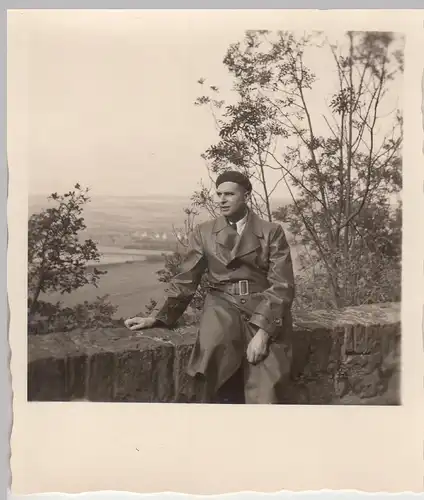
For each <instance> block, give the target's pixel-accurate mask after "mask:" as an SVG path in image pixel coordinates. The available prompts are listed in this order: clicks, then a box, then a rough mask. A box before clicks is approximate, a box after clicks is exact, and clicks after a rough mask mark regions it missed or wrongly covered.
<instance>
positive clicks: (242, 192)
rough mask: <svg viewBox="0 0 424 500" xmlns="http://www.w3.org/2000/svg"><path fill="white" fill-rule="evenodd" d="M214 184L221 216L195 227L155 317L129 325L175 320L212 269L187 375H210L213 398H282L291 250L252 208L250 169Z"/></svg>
mask: <svg viewBox="0 0 424 500" xmlns="http://www.w3.org/2000/svg"><path fill="white" fill-rule="evenodd" d="M216 189H217V196H218V199H219V206H220V209H221V213H222V215H221V216H220V217H218V218H216V219H214V220H210V221H207V222H204V223H202V224H199V225H198V226H197V227H196V228H195V229H194V231H193V233H192V234H191V235H190V241H189V248H188V252H187V255H186V257H185V260H184V262H183V264H182V269H181V272H180V273H179V274H178V275H177V276H175V277H174V278H173V280H172V282H171V284H170V287H169V289H168V291H167V294H166V296H165V297H164V299H163V301H162V302H161V303H160V304H158V305H157V307H156V309H155V311H154V313H152V316H150V317H147V318H140V317H135V318H129V319H127V320H126V321H125V324H126V326H127V328H129V329H131V330H139V329H144V328H152V327H154V326H168V327H170V326H172V325H174V324H175V322H176V321H177V320H178V318H179V317H180V316H181V315H182V314H183V312H184V311H185V309H186V308H187V306H188V305H189V303H190V301H191V299H192V298H193V296H194V294H195V292H196V289H197V287H198V285H199V282H200V279H201V277H202V274H203V273H204V272H207V273H208V274H207V276H208V282H209V285H208V290H207V292H208V293H207V295H206V299H205V303H204V308H203V313H202V317H201V320H200V327H199V332H198V335H197V339H196V343H195V345H194V347H193V351H192V354H191V358H190V361H189V364H188V368H187V372H188V374H189V375H191V376H192V377H201V378H202V379H203V380H204V381H205V383H206V387H207V402H210V403H212V402H217V403H247V404H252V403H256V404H258V403H259V404H264V403H271V404H278V403H281V402H282V401H283V397H284V387H285V385H286V383H287V380H288V377H289V374H290V367H291V359H292V349H291V335H292V317H291V305H292V302H293V297H294V278H293V266H292V260H291V255H290V249H289V246H288V244H287V240H286V237H285V234H284V231H283V229H282V227H281V226H280V225H279V224H276V223H272V222H268V221H265V220H263V219H261V218H259V217H258V216H257V215H256V214H255V213H253V212H252V211H251V210H250V209H249V208H248V202H249V198H250V195H251V191H252V185H251V183H250V181H249V179H248V178H247V177H246V176H245V175H243V174H241V173H240V172H237V171H227V172H224V173H223V174H221V175H220V176H219V177H218V179H217V181H216Z"/></svg>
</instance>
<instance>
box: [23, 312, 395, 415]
mask: <svg viewBox="0 0 424 500" xmlns="http://www.w3.org/2000/svg"><path fill="white" fill-rule="evenodd" d="M195 334H196V328H195V327H189V328H184V329H175V330H165V329H152V330H147V331H144V333H143V334H142V335H141V334H140V333H139V332H131V331H129V330H127V329H125V328H122V329H121V328H115V329H109V330H108V329H104V330H96V331H76V332H75V331H74V332H70V333H57V334H49V335H40V336H30V337H29V339H28V400H30V401H74V400H88V401H104V402H105V401H117V402H123V401H129V402H178V398H177V395H178V394H180V393H181V389H183V388H184V393H186V394H189V396H190V398H191V399H190V402H196V401H201V396H200V395H199V394H196V390H195V388H194V386H193V382H192V380H191V379H190V378H189V377H187V376H186V375H185V366H186V363H187V361H188V357H189V354H190V351H191V347H192V345H193V342H194V338H195ZM400 339H401V331H400V305H399V304H374V305H370V306H361V307H356V308H348V309H345V310H342V311H316V312H311V313H302V314H300V315H297V316H296V317H295V335H294V345H293V355H294V359H293V369H292V376H291V383H290V386H289V387H288V390H287V400H286V403H288V404H373V405H382V404H386V405H389V404H391V405H395V404H400Z"/></svg>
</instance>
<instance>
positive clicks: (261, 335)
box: [246, 328, 269, 364]
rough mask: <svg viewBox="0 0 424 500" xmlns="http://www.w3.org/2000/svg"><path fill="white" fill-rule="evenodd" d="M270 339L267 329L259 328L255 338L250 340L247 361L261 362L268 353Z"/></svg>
mask: <svg viewBox="0 0 424 500" xmlns="http://www.w3.org/2000/svg"><path fill="white" fill-rule="evenodd" d="M268 340H269V335H268V334H267V333H266V331H265V330H262V328H259V330H258V331H257V332H256V334H255V336H254V337H253V339H252V340H251V341H250V342H249V345H248V346H247V351H246V355H247V361H249V363H252V364H256V363H259V361H262V360H263V359H264V358H265V357H266V356H267V354H268Z"/></svg>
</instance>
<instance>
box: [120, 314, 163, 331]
mask: <svg viewBox="0 0 424 500" xmlns="http://www.w3.org/2000/svg"><path fill="white" fill-rule="evenodd" d="M155 323H156V319H155V318H151V317H147V318H139V317H138V316H136V317H135V318H128V319H126V320H125V326H126V327H127V328H128V329H129V330H143V329H144V328H152V327H153V326H155Z"/></svg>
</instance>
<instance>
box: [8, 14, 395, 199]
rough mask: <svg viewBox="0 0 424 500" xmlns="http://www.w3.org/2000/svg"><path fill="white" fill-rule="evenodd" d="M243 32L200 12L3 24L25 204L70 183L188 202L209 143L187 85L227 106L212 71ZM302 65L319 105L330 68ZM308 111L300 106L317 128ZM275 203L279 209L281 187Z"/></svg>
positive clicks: (206, 122) (310, 58) (12, 149)
mask: <svg viewBox="0 0 424 500" xmlns="http://www.w3.org/2000/svg"><path fill="white" fill-rule="evenodd" d="M259 27H260V26H259ZM276 27H278V25H276ZM252 28H257V26H252V25H251V21H250V22H249V23H243V21H242V19H238V18H237V17H235V16H234V15H233V16H227V17H222V16H221V17H219V16H217V15H214V16H212V15H210V13H209V14H207V13H205V12H202V11H197V12H194V13H193V12H191V13H186V14H181V13H178V14H177V13H174V14H173V13H172V12H168V13H163V12H162V13H161V12H159V13H158V12H140V11H114V12H113V11H26V12H24V11H20V12H16V13H14V15H10V16H9V25H8V54H9V56H8V58H9V60H8V65H9V67H8V114H9V115H13V121H14V124H15V129H14V130H17V131H18V132H16V133H10V134H9V136H8V161H9V166H10V167H12V168H13V162H14V161H21V162H24V163H25V165H26V166H27V168H28V170H29V173H30V188H29V191H30V194H48V193H51V192H53V191H59V192H64V191H67V190H69V189H70V188H71V187H72V186H73V184H75V183H76V182H79V183H82V184H83V185H84V186H89V187H90V188H91V191H92V196H95V195H107V196H111V195H119V196H126V195H128V196H147V195H149V196H152V195H153V196H154V195H155V194H157V195H181V196H189V195H190V194H191V193H192V192H193V191H194V190H195V189H196V188H198V187H199V181H200V179H201V178H203V179H204V180H206V179H207V175H206V168H205V163H204V160H202V158H201V157H200V155H201V153H203V152H204V150H205V149H206V148H207V147H208V146H209V145H211V144H213V143H214V142H216V141H217V139H218V136H217V132H216V129H215V127H214V123H213V119H212V117H211V115H210V114H209V113H208V111H207V109H205V108H199V107H196V106H194V101H195V99H196V97H198V96H199V95H200V94H201V93H202V92H201V88H200V86H199V84H198V83H197V81H198V79H199V78H200V77H204V78H206V79H207V80H206V83H208V84H211V85H212V84H214V85H217V86H218V87H220V89H221V95H222V98H228V97H230V95H231V91H230V89H231V83H232V80H231V78H230V75H229V74H228V73H227V70H226V68H225V66H224V64H223V62H222V60H223V57H224V55H225V53H226V50H227V48H228V47H229V45H230V44H231V43H234V42H237V41H239V40H242V38H243V35H244V31H245V30H246V29H252ZM334 36H335V37H336V38H337V36H339V34H337V35H336V34H334ZM306 59H307V63H308V64H309V65H310V66H311V68H312V69H313V70H315V71H316V72H317V74H318V75H319V80H318V82H317V84H316V87H315V92H316V95H323V94H325V93H327V94H328V90H329V89H331V88H332V86H334V84H335V82H336V80H335V76H336V75H335V73H334V72H333V71H332V70H330V69H329V68H332V67H333V65H332V63H331V57H330V56H329V54H328V53H324V52H323V51H322V50H321V51H318V52H317V51H315V52H313V51H311V52H310V53H308V54H306ZM326 68H328V69H326ZM397 91H399V89H398V90H397ZM395 94H396V90H395V91H394V98H395V99H396V95H395ZM392 100H393V99H392ZM320 106H321V107H322V106H324V103H323V100H322V99H315V98H314V96H311V108H312V110H313V113H314V115H316V116H317V117H319V116H320V115H321V111H322V110H321V109H320ZM271 180H272V179H271ZM275 195H276V196H278V197H287V195H288V193H287V192H286V190H285V187H284V185H283V184H280V187H279V189H278V190H277V191H276V193H275Z"/></svg>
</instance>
